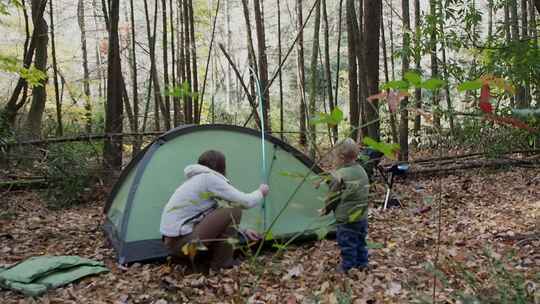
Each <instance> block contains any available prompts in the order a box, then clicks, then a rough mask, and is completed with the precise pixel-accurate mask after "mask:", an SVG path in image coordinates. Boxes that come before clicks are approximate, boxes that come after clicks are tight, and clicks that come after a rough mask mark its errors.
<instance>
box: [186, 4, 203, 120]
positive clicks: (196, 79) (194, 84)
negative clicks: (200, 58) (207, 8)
mask: <svg viewBox="0 0 540 304" xmlns="http://www.w3.org/2000/svg"><path fill="white" fill-rule="evenodd" d="M193 15H194V13H193V1H192V0H189V23H190V30H191V34H190V49H191V60H192V68H191V71H192V73H193V79H192V92H193V94H194V96H193V107H194V111H193V115H194V122H195V123H196V124H199V123H200V121H199V118H200V115H199V76H198V71H197V70H198V68H197V44H196V43H195V18H194V16H193Z"/></svg>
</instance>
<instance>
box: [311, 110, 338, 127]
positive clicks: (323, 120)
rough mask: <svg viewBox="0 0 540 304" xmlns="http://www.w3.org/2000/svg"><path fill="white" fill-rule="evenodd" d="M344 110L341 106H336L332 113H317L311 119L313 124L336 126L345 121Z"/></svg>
mask: <svg viewBox="0 0 540 304" xmlns="http://www.w3.org/2000/svg"><path fill="white" fill-rule="evenodd" d="M343 116H344V115H343V111H341V109H339V108H337V107H336V108H334V109H333V110H332V113H330V114H326V113H317V114H315V115H314V116H313V117H311V119H310V120H309V123H310V124H311V125H317V124H328V125H329V126H336V125H338V124H339V123H340V122H341V121H343Z"/></svg>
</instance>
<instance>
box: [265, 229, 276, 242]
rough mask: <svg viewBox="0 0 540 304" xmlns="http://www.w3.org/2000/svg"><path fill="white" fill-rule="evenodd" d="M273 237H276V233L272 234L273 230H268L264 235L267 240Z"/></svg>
mask: <svg viewBox="0 0 540 304" xmlns="http://www.w3.org/2000/svg"><path fill="white" fill-rule="evenodd" d="M273 239H274V234H272V231H268V232H267V233H266V234H265V236H264V240H265V241H271V240H273Z"/></svg>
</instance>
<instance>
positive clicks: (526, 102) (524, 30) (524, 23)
mask: <svg viewBox="0 0 540 304" xmlns="http://www.w3.org/2000/svg"><path fill="white" fill-rule="evenodd" d="M528 2H529V0H521V38H522V39H523V40H526V39H528V38H529V26H528V25H529V16H528V15H529V14H528V13H529V11H528V8H527V4H528ZM530 104H531V83H530V80H529V78H528V77H527V79H525V83H524V87H523V100H522V106H523V107H524V108H528V107H529V106H530Z"/></svg>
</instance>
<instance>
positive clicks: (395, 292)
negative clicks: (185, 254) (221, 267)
mask: <svg viewBox="0 0 540 304" xmlns="http://www.w3.org/2000/svg"><path fill="white" fill-rule="evenodd" d="M441 185H442V192H439V191H437V190H438V189H439V186H441ZM381 190H382V189H379V190H378V191H376V193H377V195H376V196H380V197H381V198H382V195H383V194H382V191H381ZM396 190H397V192H398V193H400V195H401V197H402V200H403V202H404V203H405V204H406V206H405V207H404V208H400V209H393V210H387V211H384V212H382V211H380V210H375V208H373V209H371V216H370V219H369V221H370V228H369V237H368V238H369V241H370V242H372V243H375V244H376V245H377V246H375V247H379V248H376V249H371V251H370V264H371V266H372V269H371V270H370V271H368V272H367V273H364V272H355V271H353V272H352V273H351V274H350V275H349V276H344V275H340V274H337V273H336V272H335V268H336V266H337V264H338V263H339V251H338V248H337V246H336V243H335V241H333V240H321V241H317V242H312V243H308V244H302V245H299V246H291V247H289V248H287V250H286V251H285V252H284V254H283V255H282V256H280V257H277V256H275V252H272V251H268V252H266V253H265V254H264V255H263V256H262V257H261V258H260V260H258V262H257V263H254V264H250V263H248V262H245V263H243V264H242V265H241V266H239V267H236V268H234V269H230V270H226V271H223V272H221V273H211V274H210V275H206V276H205V275H201V274H193V273H191V274H190V273H188V272H186V271H185V268H183V267H182V266H181V265H175V266H173V267H169V266H168V265H167V264H166V263H153V264H138V263H136V264H133V265H131V266H129V267H123V266H119V265H117V264H116V263H115V256H114V252H113V250H111V249H110V248H109V247H108V245H107V242H106V240H105V238H104V235H103V233H102V231H101V228H100V225H101V222H102V220H103V215H102V207H103V201H95V202H94V203H91V204H87V205H83V206H79V207H75V208H70V209H63V210H57V211H52V210H49V209H47V208H46V207H45V205H44V203H42V201H41V200H40V196H39V194H37V193H35V192H28V191H26V192H24V191H20V192H10V193H7V194H5V193H4V194H2V200H1V203H0V266H2V265H4V266H5V265H10V264H13V263H16V262H18V261H20V260H22V259H25V258H28V257H31V256H35V255H42V254H49V255H80V256H83V257H87V258H91V259H96V260H101V261H104V262H105V263H106V264H107V266H108V267H109V268H110V269H111V272H110V273H107V274H103V275H99V276H94V277H88V278H85V279H82V280H80V281H78V282H76V283H73V284H70V285H68V286H66V287H64V288H59V289H56V290H53V291H50V292H49V293H48V294H46V295H44V296H42V297H39V298H36V299H31V298H25V297H24V296H22V295H20V294H17V293H14V292H12V291H6V290H2V291H0V299H2V300H1V301H0V302H2V303H5V304H8V303H156V304H158V303H159V304H166V303H246V302H247V303H410V302H415V301H420V300H421V299H426V300H427V301H428V302H431V299H432V293H433V282H434V274H439V278H438V279H437V280H436V286H435V287H436V290H435V297H436V299H437V301H438V302H441V303H447V302H449V303H453V302H455V299H456V295H457V293H458V292H460V291H461V292H463V293H470V294H474V295H477V296H482V297H484V298H483V299H492V300H494V301H493V303H494V302H498V301H497V300H496V299H497V297H499V296H500V295H501V294H502V295H505V294H506V295H511V294H512V293H516V292H517V291H518V290H520V289H521V288H523V290H524V292H525V293H527V292H528V293H529V298H528V299H529V300H530V299H533V298H535V299H536V300H537V301H540V277H539V273H540V240H539V238H538V234H539V233H540V170H539V169H525V168H511V169H506V170H499V171H487V170H480V169H479V170H470V171H468V172H461V173H459V175H447V176H444V177H440V178H435V177H431V178H429V177H426V178H416V179H412V178H411V179H408V180H405V181H400V182H399V184H398V186H397V189H396ZM439 199H440V202H441V203H440V204H439ZM438 206H440V207H441V209H440V210H439V209H438ZM439 212H440V215H441V217H440V223H439V217H438V215H439ZM439 225H440V226H439ZM439 227H440V230H439V229H438V228H439ZM438 232H440V235H438ZM437 248H439V250H438V254H437ZM487 252H491V253H490V254H488V253H487ZM437 256H438V259H437V262H436V264H437V266H438V267H437V269H438V270H439V271H433V269H431V270H430V266H429V265H433V263H435V260H436V257H437ZM431 268H432V267H431ZM496 273H498V275H496ZM505 273H506V274H505ZM509 274H510V275H509ZM465 277H467V278H468V279H465ZM475 282H476V284H477V285H475ZM530 294H533V295H532V296H530ZM533 302H534V300H533Z"/></svg>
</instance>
